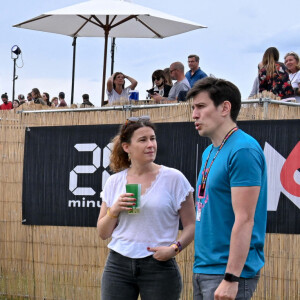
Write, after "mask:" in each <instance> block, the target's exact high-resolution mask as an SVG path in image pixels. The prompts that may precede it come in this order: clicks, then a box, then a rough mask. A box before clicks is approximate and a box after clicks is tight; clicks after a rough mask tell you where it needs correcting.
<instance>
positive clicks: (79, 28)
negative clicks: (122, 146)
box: [14, 0, 205, 104]
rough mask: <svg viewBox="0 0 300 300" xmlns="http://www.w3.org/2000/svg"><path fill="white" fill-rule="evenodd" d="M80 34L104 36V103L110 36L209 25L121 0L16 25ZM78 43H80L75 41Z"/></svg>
mask: <svg viewBox="0 0 300 300" xmlns="http://www.w3.org/2000/svg"><path fill="white" fill-rule="evenodd" d="M14 27H19V28H26V29H32V30H38V31H44V32H52V33H57V34H62V35H67V36H71V37H73V38H76V37H104V38H105V43H104V63H103V81H102V83H103V85H102V104H103V102H104V91H105V77H106V58H107V40H108V36H109V37H117V38H165V37H168V36H173V35H176V34H180V33H184V32H188V31H191V30H195V29H199V28H205V26H202V25H199V24H197V23H194V22H190V21H187V20H184V19H181V18H177V17H174V16H171V15H168V14H165V13H163V12H160V11H157V10H154V9H150V8H147V7H144V6H141V5H137V4H134V3H130V2H125V1H118V0H92V1H88V2H83V3H79V4H76V5H72V6H68V7H65V8H62V9H57V10H53V11H50V12H47V13H45V14H42V15H40V16H38V17H35V18H33V19H30V20H28V21H25V22H22V23H20V24H16V25H14ZM75 44H76V43H75Z"/></svg>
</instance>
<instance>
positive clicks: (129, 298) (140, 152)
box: [97, 117, 195, 300]
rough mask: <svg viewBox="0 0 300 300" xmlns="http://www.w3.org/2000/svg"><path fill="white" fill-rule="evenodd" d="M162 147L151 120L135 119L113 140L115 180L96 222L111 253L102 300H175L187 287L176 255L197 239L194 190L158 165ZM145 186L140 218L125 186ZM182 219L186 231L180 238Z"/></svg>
mask: <svg viewBox="0 0 300 300" xmlns="http://www.w3.org/2000/svg"><path fill="white" fill-rule="evenodd" d="M156 151H157V143H156V137H155V131H154V125H153V124H152V123H151V122H150V120H149V117H140V118H138V117H134V118H130V119H128V120H127V121H126V123H125V124H124V125H122V126H121V129H120V132H119V134H118V135H117V136H116V137H115V138H114V139H113V149H112V154H111V163H110V167H111V169H112V170H113V171H114V172H117V173H115V174H114V175H112V176H110V177H109V178H108V180H107V182H106V184H105V187H104V189H103V193H102V205H101V211H100V215H99V218H98V222H97V229H98V232H99V236H100V237H101V238H102V239H103V240H106V239H108V238H110V237H112V239H111V242H110V243H109V244H108V248H110V253H109V256H108V259H107V262H106V265H105V269H104V272H103V276H102V283H101V299H102V300H112V299H114V300H136V299H138V296H139V295H140V296H141V299H155V300H165V299H172V300H176V299H179V298H180V294H181V289H182V281H181V275H180V272H179V268H178V266H177V263H176V260H175V259H174V257H175V255H176V254H178V253H179V252H180V251H181V250H182V249H183V248H185V247H186V246H187V245H188V244H190V243H191V242H192V240H193V238H194V229H195V209H194V202H193V195H192V192H193V188H192V187H191V185H190V183H189V182H188V180H187V179H186V178H185V176H184V175H183V174H182V173H181V172H180V171H178V170H176V169H172V168H168V167H165V166H162V165H158V164H156V163H154V160H155V157H156ZM131 183H135V184H141V199H140V212H139V213H137V214H129V213H128V212H129V211H130V210H132V205H133V204H134V202H135V199H133V198H130V196H132V195H133V194H130V193H126V188H125V185H126V184H131ZM179 217H180V218H181V222H182V225H183V230H182V233H181V235H180V238H179V239H178V240H176V238H177V235H178V224H179Z"/></svg>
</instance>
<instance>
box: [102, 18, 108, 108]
mask: <svg viewBox="0 0 300 300" xmlns="http://www.w3.org/2000/svg"><path fill="white" fill-rule="evenodd" d="M106 18H107V20H106V21H107V22H106V24H107V23H108V16H107V17H106ZM104 32H105V40H104V60H103V75H102V97H101V106H103V105H104V92H105V77H106V60H107V43H108V33H109V30H108V29H107V28H105V30H104Z"/></svg>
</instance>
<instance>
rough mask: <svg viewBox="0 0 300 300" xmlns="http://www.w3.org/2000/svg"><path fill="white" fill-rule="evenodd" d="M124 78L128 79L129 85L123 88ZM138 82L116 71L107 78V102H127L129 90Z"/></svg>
mask: <svg viewBox="0 0 300 300" xmlns="http://www.w3.org/2000/svg"><path fill="white" fill-rule="evenodd" d="M125 79H128V80H129V81H130V85H129V86H128V87H126V88H125ZM137 84H138V82H137V81H136V80H135V79H134V78H132V77H130V76H127V75H124V74H123V73H121V72H116V73H114V74H113V75H111V76H110V77H109V78H108V80H107V95H108V104H115V103H121V102H127V101H128V99H129V92H130V90H134V89H135V87H136V86H137Z"/></svg>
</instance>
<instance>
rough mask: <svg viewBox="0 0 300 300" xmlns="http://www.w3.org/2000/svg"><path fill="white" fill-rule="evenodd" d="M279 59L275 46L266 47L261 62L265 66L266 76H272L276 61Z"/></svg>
mask: <svg viewBox="0 0 300 300" xmlns="http://www.w3.org/2000/svg"><path fill="white" fill-rule="evenodd" d="M278 60H279V51H278V50H277V48H275V47H270V48H268V49H267V50H266V51H265V53H264V56H263V59H262V63H263V66H264V67H265V68H266V71H267V76H273V74H274V72H276V63H277V62H278Z"/></svg>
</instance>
